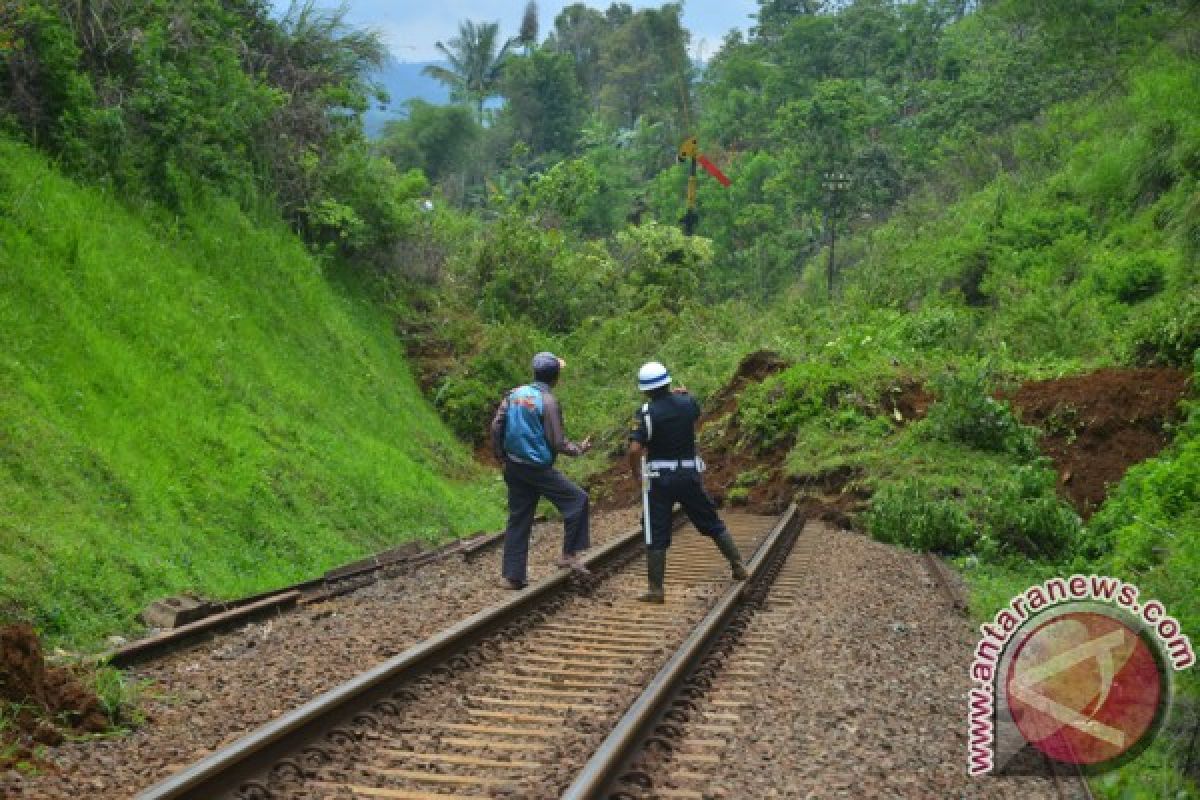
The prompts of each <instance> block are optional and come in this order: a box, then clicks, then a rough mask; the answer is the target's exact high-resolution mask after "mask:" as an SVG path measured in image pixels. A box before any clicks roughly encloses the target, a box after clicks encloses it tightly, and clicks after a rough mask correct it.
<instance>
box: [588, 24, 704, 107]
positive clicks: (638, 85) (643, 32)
mask: <svg viewBox="0 0 1200 800" xmlns="http://www.w3.org/2000/svg"><path fill="white" fill-rule="evenodd" d="M682 16H683V7H682V6H681V5H680V4H679V3H666V4H665V5H663V6H662V8H659V9H652V8H650V9H643V10H641V11H637V12H633V11H631V10H630V8H629V6H628V5H625V4H616V3H614V4H613V5H612V6H611V7H610V8H609V9H608V17H609V20H610V22H612V23H613V24H614V28H613V30H612V32H611V34H609V36H608V37H606V40H605V42H604V48H603V50H602V52H601V55H600V69H601V72H602V74H603V76H604V83H603V86H602V88H601V90H600V105H601V110H602V111H603V112H604V113H605V115H606V116H607V117H608V118H609V119H611V120H612V121H614V122H616V123H617V124H619V125H621V126H623V127H629V128H632V127H634V126H635V125H636V124H637V122H638V119H639V118H640V117H641V116H642V115H643V114H647V113H648V112H652V113H651V116H653V117H657V118H659V119H664V118H665V119H669V120H672V121H678V122H682V117H683V113H684V110H685V106H684V104H685V103H686V102H687V96H688V93H689V91H690V83H691V81H690V69H689V65H688V64H689V62H688V54H687V42H688V32H687V31H686V30H684V28H683V24H682Z"/></svg>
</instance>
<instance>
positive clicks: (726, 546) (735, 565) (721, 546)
mask: <svg viewBox="0 0 1200 800" xmlns="http://www.w3.org/2000/svg"><path fill="white" fill-rule="evenodd" d="M713 541H715V542H716V543H717V549H718V550H720V551H721V555H723V556H725V558H726V560H728V561H729V567H730V569H731V570H732V571H733V579H734V580H735V581H744V580H746V578H748V577H749V573H748V572H746V565H745V564H743V563H742V554H741V553H739V552H738V547H737V543H735V542H734V541H733V537H732V536H730V535H729V531H725V532H724V533H722V534H721V535H720V536H715V537H713Z"/></svg>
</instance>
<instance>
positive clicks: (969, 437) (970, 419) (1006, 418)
mask: <svg viewBox="0 0 1200 800" xmlns="http://www.w3.org/2000/svg"><path fill="white" fill-rule="evenodd" d="M932 386H933V392H934V394H935V395H936V396H937V402H936V403H934V404H933V405H932V406H930V408H929V415H928V417H927V418H926V420H925V423H924V425H925V430H926V431H927V432H928V433H929V434H930V435H931V436H932V437H933V438H935V439H941V440H943V441H948V442H962V443H963V444H966V445H969V446H971V447H975V448H978V449H980V450H988V451H991V452H996V453H1011V454H1013V455H1016V456H1018V457H1021V458H1032V457H1033V456H1034V455H1036V453H1037V440H1036V437H1035V431H1034V429H1033V428H1030V427H1028V426H1025V425H1022V424H1021V423H1020V422H1019V421H1018V420H1017V418H1016V416H1015V415H1014V414H1013V412H1012V409H1011V408H1010V407H1009V405H1008V403H1005V402H1002V401H999V400H997V399H996V398H994V397H993V396H992V394H991V378H990V374H989V370H988V368H987V366H986V365H984V364H977V365H975V366H968V367H966V368H964V369H962V370H960V371H958V372H945V373H942V374H941V375H938V376H937V377H935V378H934V379H933V381H932Z"/></svg>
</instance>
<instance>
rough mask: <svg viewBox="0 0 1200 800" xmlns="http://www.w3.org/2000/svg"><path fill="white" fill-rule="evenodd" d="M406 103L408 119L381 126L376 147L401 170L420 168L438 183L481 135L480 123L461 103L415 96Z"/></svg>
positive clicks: (453, 168)
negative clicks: (439, 102) (443, 103)
mask: <svg viewBox="0 0 1200 800" xmlns="http://www.w3.org/2000/svg"><path fill="white" fill-rule="evenodd" d="M406 105H407V109H408V116H407V118H405V119H401V120H393V121H391V122H388V123H387V124H386V125H385V126H384V129H383V136H382V138H381V140H380V142H379V149H380V151H381V152H382V153H383V154H384V155H385V156H387V157H388V158H389V159H391V161H392V162H393V163H394V164H395V165H396V166H397V167H398V168H399V169H400V170H402V171H404V170H409V169H419V170H421V171H422V172H424V173H425V177H427V178H428V179H429V181H430V182H431V183H437V182H438V181H440V180H442V179H444V178H445V177H446V176H447V175H449V174H450V173H451V172H453V171H455V168H456V167H458V166H459V165H460V164H461V163H462V162H463V161H464V159H465V157H466V155H467V153H468V152H469V149H470V147H471V145H473V144H475V142H477V141H478V139H479V136H480V134H481V131H480V129H479V123H478V122H476V121H475V117H474V116H473V115H472V114H471V112H470V111H469V110H468V109H466V108H464V107H462V106H435V105H433V104H431V103H427V102H425V101H424V100H420V99H417V98H414V99H412V100H409V101H408V102H407V104H406Z"/></svg>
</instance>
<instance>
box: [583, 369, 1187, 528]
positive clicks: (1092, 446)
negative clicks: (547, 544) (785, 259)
mask: <svg viewBox="0 0 1200 800" xmlns="http://www.w3.org/2000/svg"><path fill="white" fill-rule="evenodd" d="M788 366H789V364H788V362H786V361H785V360H783V359H782V358H781V357H780V356H778V355H777V354H775V353H771V352H768V351H760V352H757V353H753V354H751V355H750V356H747V357H746V359H744V360H743V361H742V363H741V364H740V365H739V366H738V368H737V370H736V372H735V373H734V376H733V378H732V379H731V380H730V382H729V383H728V384H727V385H726V386H725V387H724V388H723V389H721V390H720V391H719V392H717V393H716V394H715V395H713V397H712V398H710V399H709V401H708V403H707V406H706V410H705V413H704V415H703V416H702V417H701V419H700V426H699V430H700V434H699V438H700V440H701V441H702V443H703V444H702V449H703V451H704V452H706V453H711V454H713V457H712V458H711V459H710V460H709V464H708V466H709V471H708V473H706V475H705V481H704V482H705V486H706V488H707V489H708V491H709V492H710V493H711V494H712V495H713V497H714V498H715V499H716V500H717V501H718V502H719V503H726V502H728V501H729V500H730V498H731V497H733V498H734V499H736V501H737V504H738V505H744V506H745V507H746V508H747V509H748V510H751V511H755V512H759V513H777V512H779V511H780V510H782V509H783V508H784V507H786V505H787V504H788V503H789V502H792V501H793V500H794V501H796V502H797V503H798V504H799V505H800V508H801V511H802V512H804V513H805V515H806V516H810V517H819V518H822V519H825V520H827V521H830V522H834V523H837V524H839V525H842V526H844V527H851V528H855V527H858V526H857V525H856V519H855V514H856V513H857V512H858V511H861V510H863V508H864V507H865V503H866V501H867V500H868V499H869V494H867V492H866V491H865V490H863V489H860V488H858V487H857V486H856V483H857V482H858V479H860V478H862V477H863V474H862V473H861V472H860V471H857V470H854V469H849V468H847V469H839V470H834V471H830V472H828V473H820V474H814V475H804V476H789V475H787V474H786V473H785V471H784V469H783V462H784V460H785V458H786V456H787V453H788V451H789V450H790V449H791V448H792V445H793V444H794V440H792V439H786V440H784V441H783V442H781V443H780V444H778V445H777V446H775V447H773V448H771V449H770V450H768V451H765V452H759V451H758V450H756V448H755V447H754V446H753V445H752V444H749V443H748V442H747V441H746V439H745V438H744V437H743V431H742V430H741V427H740V424H739V420H738V414H737V411H738V395H739V394H740V393H741V391H742V390H743V389H744V388H745V387H747V386H749V385H751V384H753V383H759V382H761V381H763V380H765V379H767V378H768V377H770V376H771V375H774V374H775V373H777V372H779V371H781V370H783V369H786V368H787V367H788ZM1190 389H1191V387H1190V382H1189V378H1188V375H1187V373H1185V372H1183V371H1181V370H1177V369H1167V368H1162V369H1157V368H1147V369H1123V368H1115V367H1114V368H1106V369H1101V370H1097V371H1095V372H1091V373H1088V374H1086V375H1076V376H1071V377H1067V378H1057V379H1053V380H1045V381H1032V382H1029V383H1025V384H1023V385H1022V386H1020V387H1019V388H1018V389H1017V390H1016V391H1015V392H1012V393H1010V394H1007V395H1005V396H1004V399H1007V400H1009V401H1010V402H1012V404H1013V407H1014V409H1015V411H1016V413H1017V415H1018V416H1019V417H1020V419H1021V420H1022V421H1023V422H1024V423H1026V424H1028V425H1034V426H1036V427H1038V428H1040V429H1041V430H1042V435H1041V437H1040V439H1039V446H1040V448H1041V450H1042V452H1043V453H1044V454H1045V455H1046V456H1047V457H1049V458H1050V460H1051V461H1052V462H1053V464H1054V467H1055V468H1056V470H1057V472H1058V475H1059V481H1058V485H1059V491H1060V493H1061V495H1062V496H1063V498H1064V499H1065V500H1067V501H1068V502H1070V503H1071V505H1072V506H1073V507H1074V508H1075V509H1076V510H1077V511H1078V512H1079V513H1080V514H1081V515H1082V516H1084V517H1085V518H1086V517H1088V516H1090V515H1091V514H1092V512H1094V511H1095V510H1096V508H1097V507H1098V506H1099V505H1100V503H1102V502H1103V501H1104V498H1105V496H1106V494H1107V492H1108V489H1109V487H1110V486H1112V485H1114V484H1116V483H1117V482H1119V481H1120V480H1121V478H1122V476H1123V475H1124V474H1125V472H1126V470H1128V469H1129V467H1131V466H1133V465H1134V464H1136V463H1138V462H1141V461H1144V460H1145V459H1147V458H1152V457H1153V456H1155V455H1157V454H1158V453H1159V452H1160V451H1161V450H1162V449H1163V448H1164V447H1165V446H1166V445H1167V444H1168V442H1169V440H1170V427H1171V425H1172V424H1173V423H1174V422H1177V421H1178V420H1179V419H1180V418H1181V416H1182V412H1181V410H1180V401H1181V400H1182V399H1183V398H1184V397H1185V396H1186V395H1187V393H1188V392H1189V391H1190ZM935 401H936V400H935V397H934V396H933V395H932V394H931V393H930V392H929V391H928V390H927V389H925V387H924V386H922V385H921V383H920V382H918V381H915V380H911V379H907V380H902V381H900V382H899V383H898V384H897V385H896V386H895V387H894V388H893V389H892V390H890V391H889V392H886V393H885V394H884V396H883V397H881V398H879V401H878V410H879V411H880V412H881V413H886V414H887V415H888V416H889V417H890V418H891V419H893V420H894V421H896V422H897V423H899V424H907V423H909V422H912V421H914V420H918V419H921V418H923V417H924V416H925V414H926V413H927V412H928V410H929V407H930V406H931V405H932V404H933V403H934V402H935ZM750 472H755V473H756V474H757V475H758V476H759V480H757V481H756V482H755V483H754V484H753V485H752V486H749V487H746V489H747V491H746V493H745V496H736V495H731V491H732V490H733V489H734V488H736V485H737V480H738V478H739V476H743V475H746V474H747V473H750ZM588 489H589V491H590V492H591V493H592V496H593V498H594V499H595V500H596V502H597V504H598V505H599V506H600V507H602V508H628V507H629V506H635V505H638V504H640V502H641V499H640V495H639V492H640V487H639V486H637V485H636V484H635V483H634V482H633V480H632V479H631V478H630V477H629V474H628V468H627V466H626V464H625V460H624V458H623V457H621V458H618V459H617V460H616V461H614V463H613V464H612V465H611V466H610V467H609V468H608V469H607V470H605V471H603V472H601V473H599V474H598V475H596V476H594V477H593V478H592V480H591V481H590V482H589V485H588ZM738 494H739V495H740V494H741V493H738ZM730 504H732V503H730Z"/></svg>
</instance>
